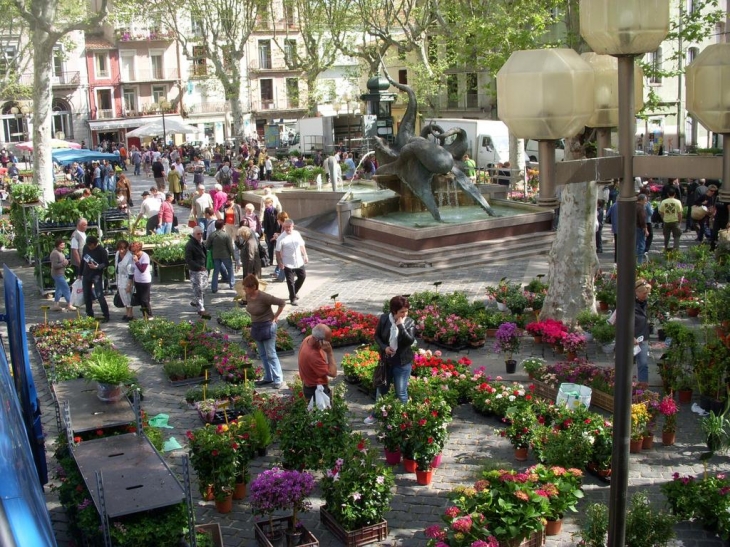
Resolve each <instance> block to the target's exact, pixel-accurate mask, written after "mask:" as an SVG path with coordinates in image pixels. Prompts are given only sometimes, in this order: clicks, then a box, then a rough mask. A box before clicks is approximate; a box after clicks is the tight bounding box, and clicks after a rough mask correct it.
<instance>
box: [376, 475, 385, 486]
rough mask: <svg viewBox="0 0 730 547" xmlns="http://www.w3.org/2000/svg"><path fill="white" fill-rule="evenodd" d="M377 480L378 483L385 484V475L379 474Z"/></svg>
mask: <svg viewBox="0 0 730 547" xmlns="http://www.w3.org/2000/svg"><path fill="white" fill-rule="evenodd" d="M375 482H377V483H378V484H383V483H384V482H385V477H384V476H382V475H378V478H377V479H375Z"/></svg>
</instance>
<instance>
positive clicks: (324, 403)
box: [307, 385, 332, 412]
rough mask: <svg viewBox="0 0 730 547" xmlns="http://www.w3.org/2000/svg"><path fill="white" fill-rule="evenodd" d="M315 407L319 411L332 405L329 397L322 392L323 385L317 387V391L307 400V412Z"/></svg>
mask: <svg viewBox="0 0 730 547" xmlns="http://www.w3.org/2000/svg"><path fill="white" fill-rule="evenodd" d="M315 406H316V407H317V408H318V409H320V410H325V409H328V408H332V403H331V402H330V398H329V395H327V394H326V393H325V392H324V386H323V385H318V386H317V390H316V391H315V392H314V397H312V398H311V399H310V400H309V405H308V406H307V410H308V411H310V412H311V411H312V409H314V407H315Z"/></svg>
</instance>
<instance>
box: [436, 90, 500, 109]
mask: <svg viewBox="0 0 730 547" xmlns="http://www.w3.org/2000/svg"><path fill="white" fill-rule="evenodd" d="M434 99H435V100H434V103H435V104H437V105H438V107H439V108H440V109H443V110H481V111H483V112H487V111H490V110H491V109H492V102H493V101H494V98H493V97H491V96H490V95H486V94H479V93H463V94H455V93H444V94H441V95H438V96H437V97H435V98H434Z"/></svg>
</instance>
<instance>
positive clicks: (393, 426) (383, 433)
mask: <svg viewBox="0 0 730 547" xmlns="http://www.w3.org/2000/svg"><path fill="white" fill-rule="evenodd" d="M373 416H375V419H376V420H377V426H376V436H377V438H378V441H380V442H381V443H383V448H384V450H385V461H386V462H387V463H388V465H397V464H399V463H400V460H401V447H402V446H403V441H404V440H405V437H406V435H407V430H404V429H401V424H403V423H404V421H403V403H401V401H400V399H398V397H396V395H395V393H391V392H389V393H388V394H386V395H384V396H382V397H380V398H379V399H378V400H377V401H375V407H374V408H373Z"/></svg>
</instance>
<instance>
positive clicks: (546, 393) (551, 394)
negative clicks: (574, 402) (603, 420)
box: [532, 380, 613, 412]
mask: <svg viewBox="0 0 730 547" xmlns="http://www.w3.org/2000/svg"><path fill="white" fill-rule="evenodd" d="M532 383H533V385H534V386H535V391H534V392H533V394H534V395H535V397H540V398H541V399H546V400H548V401H553V402H555V399H556V398H557V396H558V389H557V388H554V387H550V386H549V385H547V384H546V383H545V382H541V381H540V380H532ZM591 406H595V407H598V408H600V409H602V410H605V411H607V412H613V395H609V394H608V393H604V392H603V391H598V390H596V389H594V390H593V391H592V393H591Z"/></svg>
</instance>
